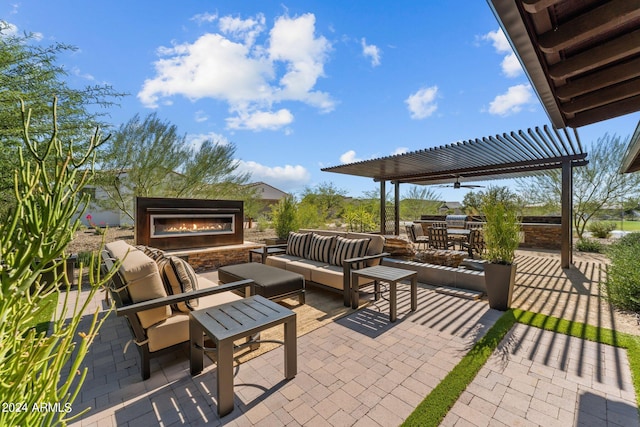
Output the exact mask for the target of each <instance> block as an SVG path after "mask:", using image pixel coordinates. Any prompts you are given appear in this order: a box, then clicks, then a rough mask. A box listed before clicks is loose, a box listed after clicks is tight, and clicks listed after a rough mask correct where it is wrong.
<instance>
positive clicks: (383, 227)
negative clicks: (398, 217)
mask: <svg viewBox="0 0 640 427" xmlns="http://www.w3.org/2000/svg"><path fill="white" fill-rule="evenodd" d="M386 191H387V190H386V181H385V180H384V179H381V180H380V234H381V235H383V236H384V235H385V234H387V212H386V209H385V208H386V206H385V205H386V201H385V194H386Z"/></svg>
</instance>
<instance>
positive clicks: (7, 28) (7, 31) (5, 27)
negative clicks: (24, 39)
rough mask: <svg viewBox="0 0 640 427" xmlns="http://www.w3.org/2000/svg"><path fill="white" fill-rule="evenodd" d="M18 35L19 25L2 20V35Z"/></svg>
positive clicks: (0, 28)
mask: <svg viewBox="0 0 640 427" xmlns="http://www.w3.org/2000/svg"><path fill="white" fill-rule="evenodd" d="M17 35H18V26H17V25H15V24H12V23H11V22H7V21H0V37H12V36H17Z"/></svg>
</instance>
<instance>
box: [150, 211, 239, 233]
mask: <svg viewBox="0 0 640 427" xmlns="http://www.w3.org/2000/svg"><path fill="white" fill-rule="evenodd" d="M150 219H151V238H152V239H154V238H157V237H183V236H185V235H194V234H199V235H203V236H207V235H215V234H233V232H234V229H235V221H234V217H233V215H215V214H211V215H206V214H201V215H150Z"/></svg>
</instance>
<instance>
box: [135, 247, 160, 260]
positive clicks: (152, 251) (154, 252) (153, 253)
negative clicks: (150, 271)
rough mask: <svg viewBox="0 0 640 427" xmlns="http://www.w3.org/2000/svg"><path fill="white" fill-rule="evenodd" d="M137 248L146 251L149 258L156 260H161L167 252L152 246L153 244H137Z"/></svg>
mask: <svg viewBox="0 0 640 427" xmlns="http://www.w3.org/2000/svg"><path fill="white" fill-rule="evenodd" d="M136 248H138V249H139V250H141V251H142V252H144V253H145V254H146V255H147V256H148V257H149V258H151V259H152V260H154V261H157V260H159V259H160V258H162V257H163V256H165V252H164V251H163V250H162V249H156V248H152V247H151V246H145V245H137V246H136Z"/></svg>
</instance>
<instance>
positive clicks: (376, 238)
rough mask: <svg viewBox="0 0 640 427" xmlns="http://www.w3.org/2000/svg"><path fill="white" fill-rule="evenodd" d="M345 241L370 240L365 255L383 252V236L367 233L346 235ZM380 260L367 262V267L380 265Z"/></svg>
mask: <svg viewBox="0 0 640 427" xmlns="http://www.w3.org/2000/svg"><path fill="white" fill-rule="evenodd" d="M347 239H371V241H370V242H369V247H368V248H367V255H378V254H381V253H382V252H383V251H384V236H381V235H379V234H368V233H351V232H349V233H347ZM380 261H381V258H375V259H371V260H369V261H367V267H372V266H374V265H378V264H380Z"/></svg>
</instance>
